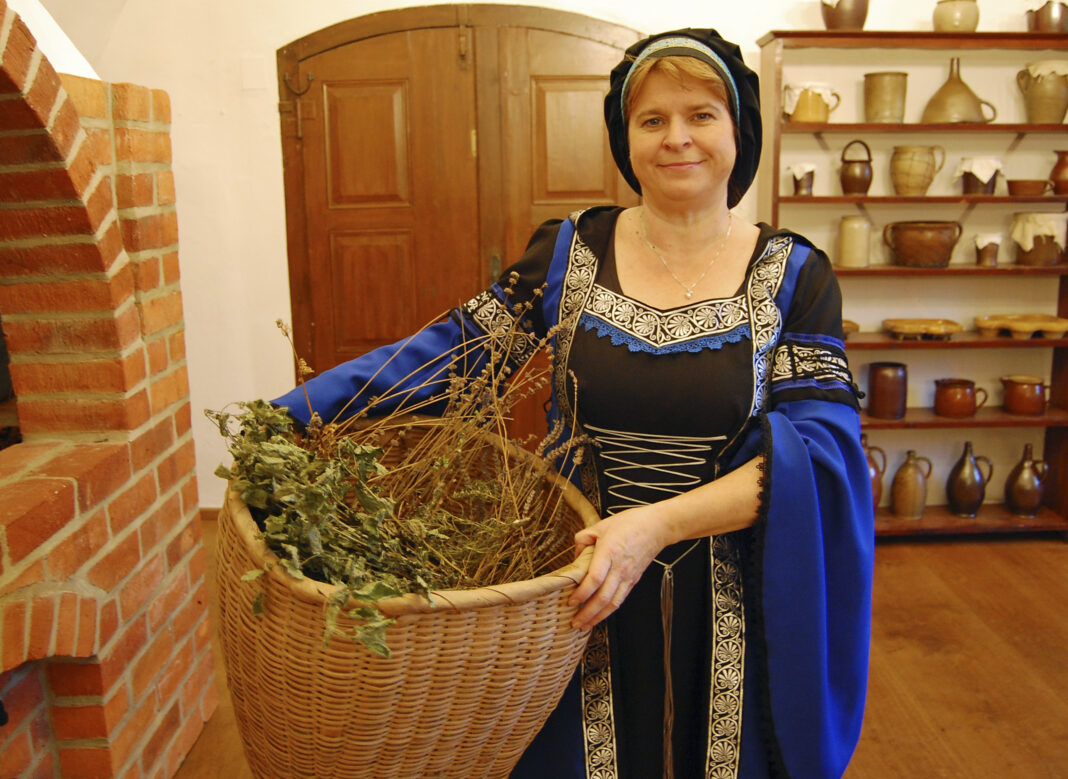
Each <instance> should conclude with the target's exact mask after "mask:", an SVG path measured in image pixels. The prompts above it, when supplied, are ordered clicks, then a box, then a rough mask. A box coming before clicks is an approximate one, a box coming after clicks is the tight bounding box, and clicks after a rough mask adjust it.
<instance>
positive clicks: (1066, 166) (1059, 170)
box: [1049, 151, 1068, 195]
mask: <svg viewBox="0 0 1068 779" xmlns="http://www.w3.org/2000/svg"><path fill="white" fill-rule="evenodd" d="M1053 153H1054V154H1056V155H1057V162H1055V163H1054V165H1053V169H1052V170H1050V172H1049V180H1050V181H1052V182H1053V194H1055V195H1068V151H1054V152H1053Z"/></svg>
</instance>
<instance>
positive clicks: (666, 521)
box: [570, 457, 761, 630]
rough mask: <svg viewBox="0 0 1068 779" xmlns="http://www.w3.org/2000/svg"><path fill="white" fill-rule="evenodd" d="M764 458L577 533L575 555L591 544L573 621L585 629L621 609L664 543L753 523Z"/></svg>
mask: <svg viewBox="0 0 1068 779" xmlns="http://www.w3.org/2000/svg"><path fill="white" fill-rule="evenodd" d="M760 468H761V464H760V458H759V457H756V458H753V459H752V460H750V461H749V462H747V463H745V464H744V465H742V466H740V467H738V468H736V469H734V470H733V471H731V472H730V473H728V474H725V475H724V476H722V477H721V478H719V479H717V480H716V481H712V482H708V483H707V484H702V485H701V486H700V487H696V488H694V489H692V490H690V491H689V492H684V493H682V494H680V495H675V496H673V497H671V498H668V499H666V500H662V501H659V502H657V503H651V504H649V505H647V506H638V507H637V508H632V509H627V510H626V511H621V512H620V513H618V514H614V515H612V516H610V517H606V518H605V519H602V520H601V521H600V522H598V523H597V524H596V525H593V526H592V527H588V528H586V529H585V530H582V531H580V532H579V533H576V534H575V546H576V553H581V552H582V550H583V549H585V548H586V547H587V546H593V558H592V559H591V560H590V567H589V570H588V571H587V573H586V576H585V577H584V578H583V580H582V581H581V582H580V583H579V586H578V588H577V589H576V590H575V592H574V593H573V594H572V595H571V599H570V603H571V605H572V606H578V605H579V604H582V608H581V609H579V611H578V613H577V614H576V615H575V618H574V620H572V623H571V624H572V626H573V627H574V628H576V629H577V630H586V629H588V628H591V627H593V626H594V625H596V624H597V623H598V622H600V621H602V620H603V619H605V618H606V617H608V615H610V614H611V613H612V612H614V611H615V610H616V609H618V608H619V607H620V605H621V604H622V603H623V600H624V599H625V598H626V597H627V595H628V594H629V593H630V591H631V589H633V587H634V585H635V584H636V583H637V582H638V579H639V578H641V575H642V574H643V573H644V572H645V569H646V568H648V567H649V564H650V563H652V561H653V558H655V557H656V556H657V554H659V553H660V550H662V549H663V548H664V547H667V546H670V545H671V544H674V543H677V542H679V541H685V540H687V539H691V538H703V537H705V536H711V535H718V534H720V533H729V532H731V531H733V530H741V529H742V528H746V527H749V526H750V525H752V524H753V523H754V522H755V521H756V518H757V513H758V510H759V507H760Z"/></svg>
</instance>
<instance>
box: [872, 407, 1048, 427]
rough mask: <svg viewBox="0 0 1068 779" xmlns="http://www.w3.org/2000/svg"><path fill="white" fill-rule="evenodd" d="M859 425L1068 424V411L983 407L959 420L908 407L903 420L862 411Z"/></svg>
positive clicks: (1038, 425) (1045, 425) (1043, 425)
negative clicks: (1011, 411)
mask: <svg viewBox="0 0 1068 779" xmlns="http://www.w3.org/2000/svg"><path fill="white" fill-rule="evenodd" d="M860 424H861V426H862V427H863V428H864V429H865V430H918V429H939V428H960V427H1068V410H1065V409H1063V408H1052V407H1051V408H1049V409H1047V410H1046V413H1045V414H1038V415H1035V416H1025V415H1023V414H1009V413H1007V412H1005V411H1002V410H1001V409H1000V408H981V409H979V410H978V411H977V412H976V413H975V416H974V417H966V418H963V419H957V418H954V417H940V416H938V415H937V414H935V413H934V409H930V408H909V409H906V410H905V416H904V417H903V418H901V419H880V418H878V417H873V416H869V415H868V413H867V412H864V411H862V412H861V414H860Z"/></svg>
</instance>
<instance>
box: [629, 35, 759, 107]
mask: <svg viewBox="0 0 1068 779" xmlns="http://www.w3.org/2000/svg"><path fill="white" fill-rule="evenodd" d="M676 54H677V55H679V56H683V57H693V58H694V59H699V60H701V61H702V62H705V63H707V64H708V65H710V66H711V67H712V69H713V70H715V71H716V73H718V74H719V77H720V78H722V79H723V83H724V84H726V85H727V93H728V95H729V97H730V109H731V116H732V117H733V119H734V122H735V124H737V123H738V114H739V110H738V103H739V101H738V86H737V85H736V84H735V83H734V76H732V75H731V71H730V68H728V67H727V63H726V62H724V61H723V58H722V57H720V56H719V55H718V54H716V52H714V51H712V49H710V48H709V47H708V46H705V45H704V44H703V43H701V42H700V41H698V40H694V39H693V38H687V37H682V36H679V37H676V38H659V39H657V40H655V41H653V42H652V43H650V44H649V45H648V46H646V47H645V48H644V49H642V53H641V54H639V55H638V56H637V57H636V58H635V60H634V63H633V64H632V65H631V66H630V70H628V71H627V75H626V78H624V79H623V88H622V89H621V90H620V94H619V106H620V109H621V110H622V111H623V115H624V116H626V113H627V105H626V104H627V89H628V86H629V84H630V77H631V74H632V73H634V70H635V68H637V67H638V65H639V64H641V63H642V62H643V61H645V60H646V59H648V58H649V57H667V56H671V55H676Z"/></svg>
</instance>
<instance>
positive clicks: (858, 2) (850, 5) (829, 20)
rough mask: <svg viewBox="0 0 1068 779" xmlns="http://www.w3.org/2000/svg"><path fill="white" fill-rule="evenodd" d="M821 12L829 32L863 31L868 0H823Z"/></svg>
mask: <svg viewBox="0 0 1068 779" xmlns="http://www.w3.org/2000/svg"><path fill="white" fill-rule="evenodd" d="M820 11H821V12H822V14H823V23H824V25H826V27H827V29H828V30H862V29H864V20H865V19H866V18H867V17H868V0H821V2H820Z"/></svg>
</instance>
